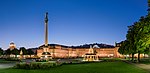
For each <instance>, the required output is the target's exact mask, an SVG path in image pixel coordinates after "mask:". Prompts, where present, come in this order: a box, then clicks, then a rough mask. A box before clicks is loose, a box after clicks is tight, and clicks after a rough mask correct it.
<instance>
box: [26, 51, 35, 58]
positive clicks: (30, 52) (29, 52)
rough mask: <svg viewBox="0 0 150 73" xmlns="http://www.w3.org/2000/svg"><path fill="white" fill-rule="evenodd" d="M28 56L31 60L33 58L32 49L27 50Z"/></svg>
mask: <svg viewBox="0 0 150 73" xmlns="http://www.w3.org/2000/svg"><path fill="white" fill-rule="evenodd" d="M27 54H28V55H30V58H31V55H33V54H34V52H33V51H32V49H27Z"/></svg>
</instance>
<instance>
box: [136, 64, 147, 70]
mask: <svg viewBox="0 0 150 73" xmlns="http://www.w3.org/2000/svg"><path fill="white" fill-rule="evenodd" d="M135 65H136V66H137V67H140V68H142V69H144V70H147V71H148V72H150V64H135Z"/></svg>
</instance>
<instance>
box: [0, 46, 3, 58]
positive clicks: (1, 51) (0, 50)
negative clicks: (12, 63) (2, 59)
mask: <svg viewBox="0 0 150 73" xmlns="http://www.w3.org/2000/svg"><path fill="white" fill-rule="evenodd" d="M3 53H4V51H3V49H2V48H0V56H1V55H3Z"/></svg>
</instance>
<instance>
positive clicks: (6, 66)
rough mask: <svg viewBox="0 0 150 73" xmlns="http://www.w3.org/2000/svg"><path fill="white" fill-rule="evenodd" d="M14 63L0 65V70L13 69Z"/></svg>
mask: <svg viewBox="0 0 150 73" xmlns="http://www.w3.org/2000/svg"><path fill="white" fill-rule="evenodd" d="M14 65H15V63H7V64H0V69H2V68H10V67H13V66H14Z"/></svg>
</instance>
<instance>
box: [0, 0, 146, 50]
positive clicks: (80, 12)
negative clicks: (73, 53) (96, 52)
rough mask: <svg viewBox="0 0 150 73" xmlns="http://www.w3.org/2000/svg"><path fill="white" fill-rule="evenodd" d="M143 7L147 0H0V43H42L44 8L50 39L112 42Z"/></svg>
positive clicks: (119, 38) (121, 36)
mask: <svg viewBox="0 0 150 73" xmlns="http://www.w3.org/2000/svg"><path fill="white" fill-rule="evenodd" d="M146 10H147V0H0V47H2V48H3V49H7V48H8V46H9V43H10V42H11V41H13V42H14V43H15V44H16V45H17V47H21V46H24V47H26V48H29V47H38V46H40V45H41V44H44V15H45V12H49V43H56V44H62V45H81V44H85V43H96V42H97V43H106V44H111V45H114V43H115V42H120V41H122V40H124V39H125V38H126V33H127V29H128V28H127V26H129V25H132V24H133V23H134V22H135V21H138V19H139V18H140V17H141V16H145V15H146V14H147V11H146Z"/></svg>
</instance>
